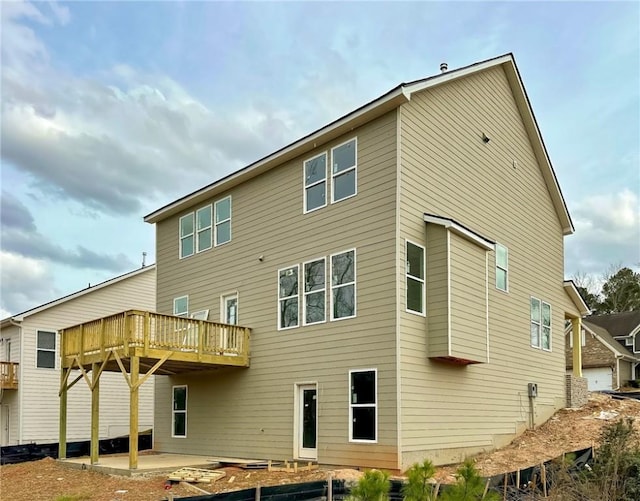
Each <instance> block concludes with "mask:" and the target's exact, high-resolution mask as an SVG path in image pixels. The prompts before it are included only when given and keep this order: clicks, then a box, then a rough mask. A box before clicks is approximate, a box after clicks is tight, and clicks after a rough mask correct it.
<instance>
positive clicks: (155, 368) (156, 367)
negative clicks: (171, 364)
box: [137, 351, 173, 388]
mask: <svg viewBox="0 0 640 501" xmlns="http://www.w3.org/2000/svg"><path fill="white" fill-rule="evenodd" d="M171 355H173V352H171V351H168V352H167V353H166V354H165V355H164V356H163V357H162V358H161V359H160V360H158V361H157V362H156V364H155V365H154V366H153V367H151V369H149V370H148V371H147V373H146V374H145V375H144V376H143V377H142V379H140V380H139V381H138V384H137V387H138V388H140V386H142V385H143V384H144V382H145V381H146V380H147V379H149V377H151V376H152V375H153V373H154V372H155V371H157V370H158V369H159V368H160V366H161V365H162V364H163V363H165V362H166V361H167V360H168V359H170V358H171Z"/></svg>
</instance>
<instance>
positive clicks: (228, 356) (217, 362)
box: [60, 310, 250, 374]
mask: <svg viewBox="0 0 640 501" xmlns="http://www.w3.org/2000/svg"><path fill="white" fill-rule="evenodd" d="M60 332H61V353H60V354H61V362H62V367H63V368H79V367H82V368H84V369H86V370H89V369H90V368H91V366H92V364H96V363H97V364H101V365H102V369H101V370H106V371H123V372H129V370H130V367H129V361H130V359H131V357H138V359H139V361H140V368H141V369H143V372H146V371H145V370H144V369H149V368H152V367H155V370H154V371H153V372H155V373H156V374H178V373H183V372H191V371H197V370H211V369H216V368H220V367H249V333H250V329H249V328H247V327H241V326H238V325H228V324H220V323H215V322H208V321H205V320H195V319H192V318H184V317H174V316H171V315H161V314H159V313H152V312H148V311H140V310H129V311H124V312H122V313H118V314H116V315H111V316H108V317H104V318H100V319H97V320H92V321H90V322H85V323H82V324H79V325H75V326H72V327H68V328H66V329H62V330H61V331H60Z"/></svg>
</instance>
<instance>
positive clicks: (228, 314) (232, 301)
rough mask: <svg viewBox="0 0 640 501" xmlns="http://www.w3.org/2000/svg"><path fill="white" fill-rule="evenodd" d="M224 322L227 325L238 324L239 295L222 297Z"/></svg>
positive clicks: (221, 316)
mask: <svg viewBox="0 0 640 501" xmlns="http://www.w3.org/2000/svg"><path fill="white" fill-rule="evenodd" d="M220 318H222V322H223V323H225V324H231V325H237V324H238V294H229V295H228V296H223V297H222V315H220Z"/></svg>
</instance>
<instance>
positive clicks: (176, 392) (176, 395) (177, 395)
mask: <svg viewBox="0 0 640 501" xmlns="http://www.w3.org/2000/svg"><path fill="white" fill-rule="evenodd" d="M173 410H174V411H184V410H187V389H186V388H174V389H173Z"/></svg>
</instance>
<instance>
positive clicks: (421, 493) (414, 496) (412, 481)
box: [402, 459, 436, 501]
mask: <svg viewBox="0 0 640 501" xmlns="http://www.w3.org/2000/svg"><path fill="white" fill-rule="evenodd" d="M435 473H436V468H435V466H433V463H432V462H431V461H429V460H428V459H426V460H425V461H424V463H422V464H419V463H416V464H414V465H413V466H412V467H411V468H409V469H408V470H407V481H406V483H405V484H404V485H403V486H402V496H403V497H404V499H405V501H434V500H435V493H434V490H435V487H434V485H433V482H432V479H433V476H434V475H435Z"/></svg>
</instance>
